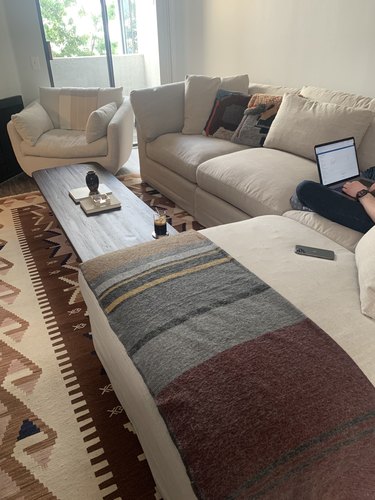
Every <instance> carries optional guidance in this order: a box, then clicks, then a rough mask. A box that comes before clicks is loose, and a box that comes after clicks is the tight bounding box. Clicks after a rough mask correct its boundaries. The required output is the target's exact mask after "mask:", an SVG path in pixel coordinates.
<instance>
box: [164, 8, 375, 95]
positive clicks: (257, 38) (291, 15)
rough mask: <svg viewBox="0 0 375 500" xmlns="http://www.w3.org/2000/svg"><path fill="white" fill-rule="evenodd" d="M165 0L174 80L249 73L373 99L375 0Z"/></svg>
mask: <svg viewBox="0 0 375 500" xmlns="http://www.w3.org/2000/svg"><path fill="white" fill-rule="evenodd" d="M169 2H170V14H171V20H170V25H171V34H172V42H173V43H174V44H175V46H176V47H179V46H181V45H183V46H182V47H181V48H179V50H178V53H173V52H172V68H173V79H174V80H181V79H183V78H184V75H185V74H186V73H201V74H207V75H230V74H234V73H249V76H250V80H251V81H255V82H263V83H275V84H283V85H287V86H296V87H299V86H301V85H304V84H310V85H316V86H322V87H327V88H333V89H341V90H345V91H349V92H355V93H360V94H363V95H371V96H375V64H374V59H375V28H374V20H375V2H374V0H357V1H356V2H354V1H353V0H283V1H280V0H267V1H264V0H232V1H231V2H228V1H227V0H201V1H198V0H169ZM181 14H184V15H185V17H184V18H183V20H182V17H181Z"/></svg>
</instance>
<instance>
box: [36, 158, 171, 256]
mask: <svg viewBox="0 0 375 500" xmlns="http://www.w3.org/2000/svg"><path fill="white" fill-rule="evenodd" d="M89 170H94V171H95V172H96V173H97V175H98V176H99V180H100V183H102V184H106V185H107V186H108V187H109V188H110V189H111V190H112V192H113V194H114V195H115V196H116V198H117V199H118V200H119V201H120V202H121V209H120V210H114V211H110V212H103V213H99V214H93V215H89V216H87V215H85V213H84V211H83V210H82V209H81V207H80V205H79V204H78V205H76V204H75V203H74V201H73V200H72V199H71V198H70V196H69V191H70V190H71V189H73V188H79V187H84V186H86V180H85V178H86V173H87V172H88V171H89ZM33 178H34V179H35V181H36V183H37V185H38V187H39V189H40V191H41V192H42V194H43V196H44V197H45V199H46V201H47V203H48V205H49V206H50V208H51V210H52V212H53V213H54V215H55V216H56V218H57V220H58V222H59V224H60V225H61V228H62V229H63V231H64V233H65V235H66V236H67V238H68V240H69V241H70V243H71V245H72V247H73V249H74V251H75V252H76V254H77V256H78V257H79V259H80V260H81V261H82V262H84V261H86V260H89V259H92V258H94V257H97V256H98V255H102V254H104V253H107V252H112V251H114V250H118V249H120V248H124V247H129V246H133V245H137V244H138V243H144V242H145V241H150V240H152V232H153V229H154V225H153V214H154V211H153V210H152V209H151V208H149V207H148V206H147V205H146V204H145V203H143V201H142V200H140V199H139V198H137V196H136V195H135V194H133V193H132V192H131V191H130V190H129V189H128V188H127V187H125V186H124V185H123V183H122V182H120V181H119V180H118V179H117V178H116V177H115V176H114V175H112V174H111V173H110V172H108V171H107V170H105V169H103V168H102V167H100V166H99V165H95V164H81V165H67V166H65V167H55V168H48V169H44V170H38V171H35V172H34V173H33ZM168 233H169V234H170V235H173V234H177V231H176V230H175V229H174V228H173V227H172V226H170V225H168Z"/></svg>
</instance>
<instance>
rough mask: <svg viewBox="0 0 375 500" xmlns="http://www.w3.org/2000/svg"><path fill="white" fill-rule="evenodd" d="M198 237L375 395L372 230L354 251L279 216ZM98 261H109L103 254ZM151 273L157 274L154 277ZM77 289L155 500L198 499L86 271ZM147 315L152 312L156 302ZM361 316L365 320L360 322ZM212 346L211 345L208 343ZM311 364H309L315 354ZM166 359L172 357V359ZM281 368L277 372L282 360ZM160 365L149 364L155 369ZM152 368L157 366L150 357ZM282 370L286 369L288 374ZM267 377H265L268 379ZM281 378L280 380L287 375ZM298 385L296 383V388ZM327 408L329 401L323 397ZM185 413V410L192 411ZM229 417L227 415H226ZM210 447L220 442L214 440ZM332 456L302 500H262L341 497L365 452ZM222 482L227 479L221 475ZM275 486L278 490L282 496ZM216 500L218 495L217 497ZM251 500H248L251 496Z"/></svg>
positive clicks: (358, 489) (359, 482) (362, 483)
mask: <svg viewBox="0 0 375 500" xmlns="http://www.w3.org/2000/svg"><path fill="white" fill-rule="evenodd" d="M182 234H184V233H182ZM202 234H204V235H205V236H206V237H207V238H209V239H210V240H211V241H212V242H213V243H215V244H217V245H219V246H220V247H221V248H223V249H224V250H225V251H226V252H228V253H229V254H230V255H231V256H233V257H234V258H236V259H237V260H238V261H239V262H240V263H241V264H242V265H243V266H245V268H247V269H249V270H250V271H252V272H253V273H255V274H256V275H257V276H258V277H259V278H261V279H262V280H263V281H265V282H266V283H267V284H269V285H270V286H271V287H273V288H274V289H275V290H276V291H277V292H278V293H280V294H281V295H282V296H283V297H284V298H286V299H287V300H288V301H289V302H291V303H292V304H293V305H294V306H296V307H297V308H298V309H299V310H300V311H302V313H304V314H305V315H306V316H307V317H308V318H310V319H311V320H312V321H314V322H315V323H316V324H317V325H318V326H319V327H320V328H322V329H323V330H324V331H325V332H326V333H327V334H328V335H329V336H330V337H331V338H332V339H333V340H334V341H335V342H336V343H337V344H338V345H339V346H340V347H341V348H342V349H344V351H345V352H346V353H347V354H348V355H349V356H350V357H351V359H352V360H353V361H354V363H355V364H356V365H357V366H358V367H359V368H360V370H361V371H362V372H363V373H364V375H365V376H366V377H367V378H368V380H369V381H370V383H371V387H372V390H373V391H374V392H375V389H374V388H373V386H374V385H375V364H374V359H375V320H374V319H373V318H375V308H374V304H375V296H374V290H375V266H374V264H373V262H374V260H373V257H372V256H373V248H374V244H375V228H373V229H372V230H370V231H369V232H368V233H367V234H366V235H365V236H364V237H363V238H362V240H361V242H360V244H359V245H357V248H356V251H355V253H353V252H351V251H349V250H347V249H346V248H344V247H343V246H341V245H339V244H338V243H336V242H334V241H332V240H331V239H330V238H328V237H326V236H324V235H322V234H319V233H318V232H317V231H315V230H313V229H311V228H309V227H306V226H305V225H303V224H300V223H299V222H296V221H294V220H291V219H290V218H286V217H281V216H276V215H266V216H260V217H256V218H253V219H250V220H245V221H241V222H237V223H233V224H227V225H221V226H216V227H211V228H208V229H204V230H203V231H202ZM167 243H169V242H167ZM170 243H172V242H170ZM296 243H302V244H305V245H309V246H313V247H321V248H326V249H330V250H333V251H334V252H335V260H334V261H328V260H322V259H315V258H311V257H303V256H299V255H296V254H295V253H294V246H295V244H296ZM120 252H121V250H120ZM124 252H126V250H124ZM120 257H121V259H120V260H121V262H123V263H124V266H125V263H126V262H127V260H128V259H127V255H126V253H125V254H124V255H123V256H121V255H120ZM103 258H104V259H105V258H106V257H105V256H103ZM110 258H111V257H110V255H108V259H110ZM99 259H100V257H99ZM157 262H158V261H156V263H157ZM155 265H157V264H155ZM110 268H111V266H110V265H108V264H107V263H106V262H104V263H103V262H102V261H99V262H98V265H97V269H98V270H101V272H103V273H105V272H106V271H107V270H110ZM141 269H142V268H141ZM138 272H139V271H138ZM155 272H156V274H157V269H156V270H155ZM152 278H153V275H152V276H151V277H150V278H149V279H150V280H152ZM80 286H81V290H82V294H83V297H84V299H85V302H86V304H87V307H88V312H89V316H90V321H91V325H92V332H93V339H94V345H95V349H96V352H97V353H98V356H99V358H100V360H101V362H102V363H103V365H104V367H105V369H106V372H107V373H108V376H109V378H110V380H111V382H112V385H113V388H114V390H115V392H116V394H117V396H118V398H119V401H120V402H121V404H122V406H123V407H124V409H125V410H126V412H127V415H128V416H129V418H130V420H131V422H132V423H133V425H134V428H135V429H136V431H137V435H138V437H139V440H140V442H141V445H142V448H143V450H144V452H145V455H146V457H147V460H148V463H149V465H150V468H151V471H152V473H153V476H154V479H155V481H156V484H157V487H158V490H159V492H160V494H161V496H162V497H163V498H165V499H169V500H174V499H176V498H178V499H184V500H191V499H194V498H197V496H196V494H195V492H194V491H193V487H192V485H191V482H190V479H189V475H188V472H187V471H186V468H185V464H184V461H183V457H181V455H180V454H179V452H178V451H177V448H176V441H175V440H174V436H173V434H172V435H171V434H170V432H169V429H168V426H167V425H166V423H165V421H164V420H163V418H162V416H161V414H160V412H159V410H158V408H157V406H156V404H155V401H154V399H153V397H152V394H151V393H150V391H149V389H148V388H147V386H146V384H145V381H144V378H143V377H142V375H141V374H140V373H139V371H138V367H137V364H136V363H135V364H134V362H133V361H132V360H131V356H130V354H129V353H128V352H127V350H126V349H125V347H124V346H123V344H122V343H121V341H120V340H119V338H118V337H117V335H116V334H115V333H114V331H113V329H112V328H111V326H110V324H109V322H108V317H107V316H106V314H105V311H103V309H102V307H101V305H100V304H99V302H98V300H97V298H96V297H95V295H94V293H93V291H92V290H91V289H90V287H89V285H88V282H87V281H86V279H85V275H84V274H82V273H81V274H80ZM158 297H159V298H158V299H157V300H158V301H159V299H160V295H158ZM158 303H159V302H158ZM250 306H251V304H250ZM150 307H151V308H152V307H153V306H152V302H151V303H150ZM168 307H169V311H171V310H173V300H171V301H168ZM361 309H362V312H364V313H365V314H362V312H361ZM275 314H276V313H275V311H273V310H270V311H267V310H265V311H264V312H263V315H262V319H264V320H267V319H268V318H269V316H270V315H271V316H274V315H275ZM367 315H370V316H372V317H368V316H367ZM169 319H170V318H169V316H166V320H169ZM186 323H187V332H186V334H187V335H188V332H189V330H188V328H189V322H188V321H187V322H186ZM199 325H201V328H202V330H203V331H205V324H204V316H203V318H202V319H198V320H197V321H196V326H197V328H199ZM236 328H237V324H236V322H234V323H233V325H232V326H231V328H229V329H228V335H229V334H230V333H231V332H236ZM248 328H249V331H251V329H252V328H253V325H252V324H249V325H248ZM124 330H125V328H124ZM142 330H143V326H141V328H140V331H139V335H141V333H142ZM192 338H193V337H192ZM275 341H276V339H275ZM208 343H209V341H207V344H208ZM207 344H206V343H204V342H202V345H197V346H196V349H203V350H204V349H206V348H207ZM289 348H292V346H289ZM311 356H313V354H312V353H311ZM297 358H298V355H296V359H295V360H294V361H293V363H292V365H295V364H296V365H298V359H297ZM171 359H173V356H172V357H171ZM278 362H279V363H281V364H282V360H280V361H278ZM315 362H316V366H315V374H314V372H313V373H312V374H311V379H312V380H313V379H314V377H315V375H318V374H320V373H321V369H322V366H321V364H320V360H319V359H316V361H315ZM251 363H254V358H251V357H249V364H251ZM157 364H158V363H155V365H157ZM165 364H168V363H165ZM150 365H152V366H153V361H152V359H151V360H150ZM287 369H288V368H287V367H286V366H285V371H286V372H287ZM271 371H272V370H271ZM302 372H303V370H302ZM296 373H298V374H299V373H300V372H298V371H297V372H296ZM346 375H347V374H346V373H345V372H343V373H342V377H343V381H344V380H345V379H346ZM264 376H265V377H266V374H265V375H264ZM281 378H282V379H283V377H281ZM298 378H299V377H298V375H297V376H296V377H295V379H294V380H297V379H298ZM330 383H331V379H330V376H328V378H327V380H326V383H325V384H323V385H325V386H326V387H327V388H328V387H329V385H330ZM264 387H267V381H266V380H264ZM197 390H198V388H197ZM248 390H249V393H250V394H252V393H253V392H254V396H255V394H256V393H257V390H256V389H254V387H252V386H249V388H248ZM338 390H339V388H338ZM353 390H354V391H356V390H357V386H356V385H355V384H353ZM306 394H309V392H308V391H307V393H306ZM270 397H271V396H270ZM307 397H308V396H307ZM184 398H185V394H181V395H178V394H176V399H178V400H179V401H180V403H179V404H180V406H181V412H183V411H184V408H185V407H184ZM328 400H329V401H330V399H329V398H328ZM287 402H288V399H287V398H286V399H285V404H286V405H287V404H288V403H287ZM263 404H264V407H265V408H267V407H268V405H269V407H270V408H272V410H271V411H276V410H275V409H274V407H273V403H272V401H270V400H269V399H267V398H266V399H265V400H264V401H263ZM298 404H301V405H303V403H302V402H301V403H297V406H298ZM326 404H327V401H321V404H319V405H317V406H315V407H314V408H313V409H312V410H311V411H312V412H313V413H312V414H311V418H313V417H316V415H317V414H318V412H320V410H323V408H324V407H325V405H326ZM369 404H370V403H369ZM348 405H349V406H348V411H350V406H351V403H350V402H349V403H348ZM187 408H188V409H189V406H187ZM284 410H286V408H283V407H281V408H278V410H277V411H278V412H279V413H278V415H279V417H280V419H281V420H282V419H283V414H284ZM301 411H302V410H301ZM228 415H230V411H229V409H228ZM222 417H223V419H229V420H228V422H230V417H229V416H227V414H225V415H224V414H223V415H222ZM327 418H328V417H327ZM372 418H373V417H372ZM297 420H298V418H297ZM186 422H187V423H186V425H188V426H189V425H190V414H189V412H188V415H187V416H186ZM229 425H230V424H229ZM253 425H255V424H254V423H253V422H252V421H251V420H250V421H248V429H246V432H249V433H250V434H251V433H252V432H255V430H254V427H253ZM258 425H260V422H258ZM295 427H296V422H295V421H294V419H291V420H286V421H285V425H284V433H283V435H288V434H289V433H290V434H291V435H292V434H293V433H294V432H295ZM214 431H215V428H214V427H213V428H209V429H207V433H210V432H214ZM229 432H230V435H231V439H232V433H233V430H232V429H230V431H229ZM305 432H308V426H307V427H306V428H305ZM191 433H192V434H193V435H194V428H193V426H192V427H191ZM262 436H263V439H264V441H261V443H264V445H265V446H266V445H269V444H270V443H271V445H272V443H276V442H277V441H278V437H277V436H275V435H274V429H272V428H270V429H268V430H267V432H265V433H264V434H262V433H261V432H260V431H259V439H260V440H261V439H262ZM216 439H218V440H219V441H220V440H223V441H224V439H223V437H222V436H220V435H219V436H217V437H216ZM223 446H224V444H223ZM207 453H208V450H206V449H204V450H201V454H202V456H206V454H207ZM262 456H263V451H262V452H260V457H262ZM220 457H221V463H222V464H224V463H225V462H226V458H227V457H226V455H225V454H224V453H223V454H220ZM338 457H339V458H337V455H336V454H333V457H331V456H330V455H329V454H328V455H327V456H326V457H325V459H324V471H325V473H323V474H322V475H321V476H319V474H317V475H312V476H311V478H310V482H307V483H306V485H307V486H306V488H307V489H306V490H305V491H304V492H303V494H298V493H296V491H295V490H293V487H291V489H290V490H288V494H287V493H285V491H284V490H282V484H281V485H277V487H276V489H275V490H273V492H272V493H273V496H272V495H271V496H267V498H306V499H311V500H312V499H313V498H317V497H318V498H321V497H324V495H325V494H326V492H327V491H330V493H331V496H332V497H337V498H340V495H341V493H339V491H340V488H341V487H342V478H343V477H344V476H345V473H343V474H341V472H340V471H341V467H342V468H344V469H345V466H346V465H347V466H348V467H349V469H348V470H350V468H351V467H352V466H354V465H355V463H356V462H357V461H358V462H359V463H360V462H361V460H362V458H361V457H366V451H365V449H363V452H362V454H361V455H359V456H357V455H355V454H353V455H352V458H353V460H352V461H351V460H347V458H345V459H343V458H342V457H341V456H340V455H338ZM364 459H366V458H364ZM238 460H239V469H241V468H242V467H244V463H245V462H244V461H241V457H238ZM251 461H252V458H251V456H250V454H249V456H247V457H246V463H247V464H248V463H251ZM266 463H267V462H266ZM367 465H368V466H370V462H367ZM310 466H311V464H308V466H307V468H306V467H304V468H301V470H300V471H299V474H297V475H296V476H295V475H294V474H291V475H290V478H291V479H293V477H296V478H297V481H298V479H299V477H300V475H301V476H302V477H303V474H304V473H306V474H307V475H308V474H310V470H311V467H310ZM280 467H281V466H280ZM270 469H272V467H270ZM367 469H368V467H362V468H361V469H360V471H359V472H358V475H357V477H356V480H355V481H354V482H353V483H352V484H351V493H350V494H351V495H352V496H351V498H364V497H365V496H366V495H368V494H370V496H371V493H370V492H373V491H374V488H375V483H374V476H373V475H372V476H371V474H372V472H373V471H372V469H371V470H369V471H368V473H369V475H370V476H371V477H372V479H370V477H367V479H366V471H367ZM276 470H278V469H276ZM329 470H331V471H332V470H335V471H336V473H337V475H336V476H335V474H333V475H332V476H330V475H327V474H328V473H327V471H329ZM223 476H224V477H225V473H224V474H223ZM301 483H303V481H301ZM278 488H281V491H279V489H278ZM283 493H284V496H283ZM299 493H300V492H299ZM346 493H347V494H349V493H348V490H346ZM198 498H199V496H198ZM213 498H223V497H220V496H216V497H213ZM241 498H242V497H241ZM247 498H250V495H249V497H247Z"/></svg>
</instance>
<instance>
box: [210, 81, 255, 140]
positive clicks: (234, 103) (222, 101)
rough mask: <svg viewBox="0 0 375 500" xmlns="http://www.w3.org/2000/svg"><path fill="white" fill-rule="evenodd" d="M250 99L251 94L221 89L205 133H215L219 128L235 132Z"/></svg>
mask: <svg viewBox="0 0 375 500" xmlns="http://www.w3.org/2000/svg"><path fill="white" fill-rule="evenodd" d="M249 100H250V96H249V95H245V94H241V93H239V92H228V91H226V90H219V91H218V92H217V94H216V98H215V102H214V106H213V108H212V111H211V114H210V116H209V118H208V120H207V123H206V126H205V128H204V132H205V134H206V135H214V134H215V132H217V130H218V129H219V128H222V129H225V130H229V131H231V132H234V131H235V130H236V128H237V127H238V125H239V123H240V122H241V120H242V117H243V113H244V111H245V109H246V108H247V105H248V103H249ZM228 138H230V135H229V137H228Z"/></svg>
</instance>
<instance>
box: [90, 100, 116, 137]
mask: <svg viewBox="0 0 375 500" xmlns="http://www.w3.org/2000/svg"><path fill="white" fill-rule="evenodd" d="M116 111H117V106H116V103H115V102H110V103H109V104H105V105H104V106H102V107H101V108H99V109H96V110H95V111H93V112H92V113H91V114H90V116H89V118H88V120H87V124H86V142H88V143H90V142H94V141H97V140H98V139H100V138H102V137H104V136H105V135H107V127H108V125H109V122H110V121H111V120H112V118H113V117H114V115H115V113H116Z"/></svg>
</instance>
